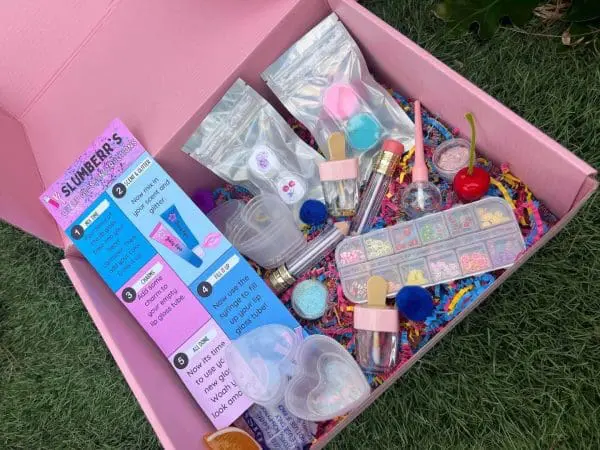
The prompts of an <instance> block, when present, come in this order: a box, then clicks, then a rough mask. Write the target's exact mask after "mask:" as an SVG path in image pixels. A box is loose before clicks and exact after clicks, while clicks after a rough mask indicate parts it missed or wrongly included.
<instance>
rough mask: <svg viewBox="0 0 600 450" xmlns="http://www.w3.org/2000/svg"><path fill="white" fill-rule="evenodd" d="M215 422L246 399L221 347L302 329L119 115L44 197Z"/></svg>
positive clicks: (222, 423) (236, 411)
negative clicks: (264, 331)
mask: <svg viewBox="0 0 600 450" xmlns="http://www.w3.org/2000/svg"><path fill="white" fill-rule="evenodd" d="M40 199H41V200H42V203H43V204H44V205H45V207H46V208H47V209H48V211H49V212H50V213H51V214H52V216H53V217H54V219H55V220H56V221H57V222H58V224H59V225H60V226H61V228H62V229H63V230H64V231H65V233H66V234H67V235H68V236H69V237H70V238H71V240H72V241H73V243H74V244H75V246H76V247H77V248H78V249H79V251H80V252H81V253H82V254H83V255H84V256H85V257H86V258H87V260H88V261H89V262H90V264H92V266H93V267H94V268H95V269H96V271H97V272H98V273H99V274H100V276H101V277H102V279H103V280H104V281H105V282H106V284H107V285H108V286H109V287H110V288H111V289H112V291H113V292H114V293H115V294H116V297H117V298H118V300H119V301H121V302H122V303H123V305H124V306H125V307H126V308H127V309H128V310H129V312H130V313H131V314H132V315H133V316H134V317H135V318H136V319H137V321H138V322H139V324H140V325H141V326H142V327H143V328H144V329H145V330H146V332H147V333H148V334H149V335H150V336H151V337H152V339H153V340H154V342H155V343H156V345H158V347H159V348H160V349H161V350H162V352H163V353H164V355H165V356H166V357H167V358H168V359H169V361H170V362H171V364H172V366H173V367H174V369H175V371H176V372H177V374H178V375H179V377H180V378H181V379H182V381H183V383H184V384H185V386H186V387H187V388H188V389H189V391H190V392H191V394H192V396H193V397H194V399H195V400H196V401H197V402H198V404H199V405H200V407H201V408H202V409H203V410H204V412H205V413H206V415H207V416H208V417H209V418H210V420H211V421H212V423H213V424H214V425H215V427H217V428H223V427H226V426H228V425H230V424H231V423H232V422H233V421H234V420H236V419H237V418H238V417H239V416H240V415H241V414H242V413H243V412H244V411H245V410H246V409H247V408H248V407H249V406H250V405H251V402H250V400H249V399H248V398H247V397H245V396H244V395H243V394H242V392H241V391H240V390H239V388H238V387H237V386H236V384H235V381H234V380H233V379H232V377H231V375H230V371H229V369H228V368H227V364H226V362H225V358H224V349H225V347H226V346H227V345H228V344H229V342H230V341H231V340H232V339H236V338H238V337H240V336H241V335H243V334H245V333H247V332H248V331H250V330H253V329H255V328H257V327H259V326H261V325H266V324H270V323H278V324H282V325H286V326H288V327H290V328H292V329H295V330H297V332H300V331H299V330H300V329H301V328H300V325H299V324H298V322H297V321H296V320H295V319H294V318H293V317H292V315H291V314H290V313H289V312H288V310H287V309H286V308H285V307H284V306H283V304H282V303H281V302H280V301H279V299H278V298H277V297H276V296H275V295H274V294H273V293H272V292H271V290H270V289H269V288H268V287H267V285H266V284H265V283H264V282H263V280H262V279H261V278H260V277H259V276H258V275H257V273H256V272H255V271H254V270H253V269H252V267H251V266H250V265H249V264H248V263H247V262H246V260H245V259H244V258H243V257H242V256H241V255H240V254H239V253H238V252H237V250H236V249H235V248H233V247H232V246H231V244H230V243H229V242H228V241H227V240H226V239H225V238H224V236H223V235H222V234H221V233H220V232H219V231H218V230H217V228H216V227H215V226H214V225H213V224H212V223H211V222H210V221H209V220H208V219H207V218H206V216H205V215H204V214H203V213H202V212H201V211H200V210H199V209H198V208H197V207H196V206H195V205H194V203H193V202H192V201H191V200H190V199H189V198H188V197H187V195H186V194H185V193H184V192H183V191H182V190H181V188H180V187H179V186H178V185H177V184H176V183H175V182H174V181H173V179H172V178H171V177H170V176H169V175H168V174H167V173H166V172H165V171H164V170H163V168H162V167H161V166H160V165H159V164H158V163H157V162H156V161H155V160H154V159H153V158H152V157H151V156H150V155H149V154H148V153H147V152H146V150H144V148H143V147H142V146H141V145H140V143H139V142H138V141H137V140H136V139H135V137H134V136H133V135H132V134H131V133H130V132H129V130H128V129H127V128H126V127H125V125H123V124H122V123H121V121H119V120H118V119H116V120H114V121H113V122H112V123H111V124H110V126H109V127H108V129H107V130H106V131H105V132H104V133H103V134H102V135H101V136H100V137H98V138H97V139H96V140H95V141H94V143H93V144H92V146H91V147H90V148H88V150H87V151H86V152H85V153H84V154H83V155H82V156H81V157H80V158H79V159H78V160H77V161H76V162H75V164H73V165H72V166H71V167H70V168H69V169H68V170H67V171H66V173H65V174H64V175H63V177H62V178H60V179H59V180H58V181H56V182H55V183H54V184H53V185H52V186H50V188H49V189H48V190H47V191H46V192H45V193H44V194H43V195H42V196H41V197H40Z"/></svg>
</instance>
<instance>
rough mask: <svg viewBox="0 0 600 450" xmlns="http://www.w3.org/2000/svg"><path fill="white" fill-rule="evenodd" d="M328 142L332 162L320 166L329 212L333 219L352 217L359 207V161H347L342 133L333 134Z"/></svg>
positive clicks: (353, 159)
mask: <svg viewBox="0 0 600 450" xmlns="http://www.w3.org/2000/svg"><path fill="white" fill-rule="evenodd" d="M327 142H328V144H329V157H330V160H329V161H325V162H322V163H320V164H319V176H320V178H321V186H322V187H323V195H324V196H325V203H326V204H327V210H328V211H329V214H331V215H332V216H333V217H350V216H353V215H354V214H355V213H356V208H357V206H358V194H359V187H358V159H357V158H349V159H346V138H345V137H344V135H343V134H342V133H339V132H336V133H332V134H331V136H329V139H328V141H327Z"/></svg>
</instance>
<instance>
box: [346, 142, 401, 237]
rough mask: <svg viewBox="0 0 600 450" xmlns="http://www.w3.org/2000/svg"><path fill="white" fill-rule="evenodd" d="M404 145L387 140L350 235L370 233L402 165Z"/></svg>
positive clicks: (351, 226) (375, 164)
mask: <svg viewBox="0 0 600 450" xmlns="http://www.w3.org/2000/svg"><path fill="white" fill-rule="evenodd" d="M403 153H404V145H402V144H401V143H400V142H398V141H395V140H393V139H386V140H385V141H383V145H382V148H381V151H380V152H379V155H378V156H377V159H376V160H375V163H374V168H373V169H374V170H373V173H372V174H371V178H369V184H367V188H366V189H365V192H364V193H363V196H362V200H361V202H360V206H359V208H358V213H357V214H356V215H355V216H354V219H353V220H352V225H350V234H351V235H353V236H355V235H357V234H363V233H366V232H367V231H369V229H370V228H371V222H372V221H373V218H374V217H375V216H376V215H377V214H378V213H379V210H380V209H381V203H382V202H383V197H384V196H385V194H386V193H387V190H388V187H389V185H390V182H391V181H392V176H393V175H394V172H395V171H396V169H397V168H398V165H399V164H400V159H401V158H402V154H403Z"/></svg>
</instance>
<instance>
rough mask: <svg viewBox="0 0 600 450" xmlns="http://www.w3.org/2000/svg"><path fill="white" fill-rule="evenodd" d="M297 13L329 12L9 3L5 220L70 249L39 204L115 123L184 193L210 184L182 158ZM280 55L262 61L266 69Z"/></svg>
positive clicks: (308, 4)
mask: <svg viewBox="0 0 600 450" xmlns="http://www.w3.org/2000/svg"><path fill="white" fill-rule="evenodd" d="M301 5H302V6H301ZM300 6H301V7H302V8H303V9H305V8H309V9H311V13H310V15H312V16H314V23H317V22H318V20H319V19H321V18H322V17H323V16H324V15H325V14H326V13H327V12H328V11H329V7H328V5H327V2H326V1H324V0H252V1H245V0H244V1H240V0H219V1H218V2H214V1H212V0H182V1H177V2H164V1H153V0H152V1H147V0H97V1H93V2H79V1H77V0H65V1H61V2H59V3H54V2H52V3H44V2H41V3H39V2H36V3H35V4H30V5H23V4H21V2H8V3H7V4H6V5H4V7H3V14H2V15H1V16H0V55H2V62H1V63H0V64H1V65H2V66H3V67H2V68H1V70H0V86H1V89H0V135H1V136H2V141H3V143H2V145H1V147H0V151H1V152H2V153H1V156H2V166H3V169H4V170H3V172H4V173H3V176H2V177H0V216H1V218H2V219H4V220H6V221H8V222H10V223H12V224H14V225H16V226H17V227H19V228H21V229H23V230H25V231H27V232H29V233H31V234H33V235H35V236H37V237H39V238H41V239H43V240H45V241H47V242H49V243H51V244H53V245H56V246H60V247H63V246H65V244H66V243H67V240H66V239H65V238H64V236H63V235H62V233H61V232H60V231H59V229H58V228H57V226H56V225H55V223H54V221H53V220H52V218H51V217H50V215H49V214H47V212H45V211H44V209H43V207H42V206H41V205H40V203H39V200H38V197H39V195H40V194H41V193H42V192H43V191H44V190H45V188H46V186H48V185H50V184H51V183H52V182H54V181H55V180H56V179H57V178H58V177H59V176H60V175H61V174H62V173H63V171H64V170H65V169H66V168H67V167H68V166H69V165H70V164H71V163H72V162H73V161H74V160H75V159H76V157H77V156H79V154H80V153H81V152H82V151H83V150H84V149H85V148H86V147H87V146H88V145H89V144H90V142H91V141H92V139H93V138H94V137H95V136H96V135H97V134H98V133H99V132H100V131H101V130H102V129H104V127H105V126H106V124H107V123H109V122H110V121H111V120H112V119H113V118H115V117H119V118H121V119H122V120H123V121H124V122H125V123H126V124H127V126H128V127H129V128H130V129H131V130H132V132H133V133H134V134H135V135H136V136H137V138H138V139H140V141H141V142H143V143H144V146H145V147H146V148H148V149H149V151H150V152H151V153H153V154H155V155H156V154H157V153H158V152H161V156H160V157H158V158H157V159H158V160H159V162H161V164H162V165H163V166H164V167H165V169H166V170H167V171H169V169H172V168H173V167H177V181H178V182H179V183H180V184H182V187H183V188H184V189H186V190H189V189H190V188H191V187H192V186H193V185H194V184H195V183H194V179H196V180H197V177H198V176H201V177H212V175H211V174H210V173H208V172H200V166H198V165H197V164H195V163H194V164H190V163H189V159H188V157H187V156H186V155H184V154H183V153H182V152H180V151H179V148H180V147H181V145H182V144H183V142H184V141H185V139H186V138H187V136H189V135H190V134H191V132H192V131H193V129H194V128H195V127H196V126H197V125H198V123H199V122H200V119H201V117H203V116H204V115H205V114H206V113H207V112H208V110H209V109H210V108H211V107H212V105H213V104H214V103H215V102H216V101H217V99H218V98H219V97H220V96H221V95H222V94H223V93H224V92H225V90H226V89H227V87H228V86H229V85H230V84H231V83H232V82H233V80H234V78H236V77H237V76H238V75H239V73H238V68H239V67H240V65H242V63H243V62H244V61H245V59H246V58H247V57H248V56H249V55H250V54H251V53H252V52H253V51H255V49H256V48H257V47H258V46H259V45H260V43H261V42H262V41H263V40H264V39H265V38H266V37H267V36H268V35H269V33H270V32H271V31H272V30H273V29H275V28H276V27H280V26H286V27H292V28H293V27H294V23H293V20H291V18H292V17H293V15H294V12H295V11H296V10H297V9H298V8H300ZM286 17H287V18H288V19H287V20H285V18H286ZM297 26H303V27H304V26H305V22H304V23H302V24H300V25H297ZM291 35H295V33H292V34H291ZM291 43H292V41H290V43H289V44H291ZM276 56H277V55H276V54H272V55H270V54H268V52H266V54H265V59H264V65H266V64H267V63H268V62H269V61H270V60H272V59H274V58H275V57H276ZM262 63H263V62H262V61H261V64H262ZM249 69H252V68H249V67H247V66H246V67H245V72H248V75H249V76H248V77H245V78H247V81H256V82H258V75H259V73H260V69H259V68H255V69H256V70H249ZM198 108H201V109H200V110H199V109H198ZM182 160H183V161H185V162H186V163H185V164H183V163H182V162H183V161H182ZM203 184H205V185H206V184H207V183H206V181H205V182H204V183H203Z"/></svg>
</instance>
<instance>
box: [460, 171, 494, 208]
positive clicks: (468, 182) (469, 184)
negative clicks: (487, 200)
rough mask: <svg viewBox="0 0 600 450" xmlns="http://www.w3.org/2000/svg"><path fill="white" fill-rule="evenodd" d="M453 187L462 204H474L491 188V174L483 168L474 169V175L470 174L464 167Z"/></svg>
mask: <svg viewBox="0 0 600 450" xmlns="http://www.w3.org/2000/svg"><path fill="white" fill-rule="evenodd" d="M452 186H453V187H454V192H456V195H457V196H458V198H459V199H460V200H461V201H462V202H465V203H467V202H474V201H475V200H479V199H480V198H481V197H483V196H484V195H485V194H486V193H487V191H488V189H489V188H490V174H489V173H487V172H486V171H485V170H483V169H482V168H481V167H473V169H472V173H471V174H469V168H468V167H463V168H462V169H460V170H459V171H458V172H457V173H456V175H455V176H454V182H453V183H452Z"/></svg>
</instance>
